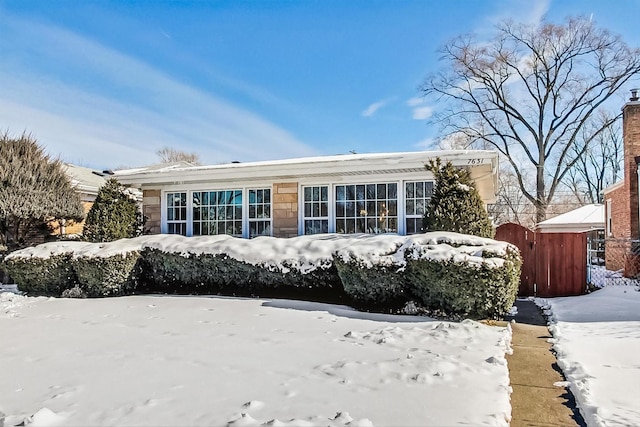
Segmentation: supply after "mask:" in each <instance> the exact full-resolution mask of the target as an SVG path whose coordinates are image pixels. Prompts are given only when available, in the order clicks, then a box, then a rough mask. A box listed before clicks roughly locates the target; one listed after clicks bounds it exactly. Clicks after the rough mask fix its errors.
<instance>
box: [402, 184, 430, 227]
mask: <svg viewBox="0 0 640 427" xmlns="http://www.w3.org/2000/svg"><path fill="white" fill-rule="evenodd" d="M420 183H421V184H423V190H422V191H423V196H422V197H420V198H418V197H417V191H418V190H417V187H416V184H420ZM408 184H413V185H414V189H413V192H414V196H413V197H411V198H410V197H409V194H408V189H407V185H408ZM427 184H431V195H430V196H428V197H427V195H426V194H427ZM402 187H403V191H404V197H403V200H404V208H405V209H404V223H405V226H404V233H405V235H407V236H408V235H410V234H418V233H420V232H423V230H422V227H420V228H417V227H416V230H417V231H415V232H413V233H409V220H412V221H415V220H418V221H421V220H422V218H423V217H424V212H423V213H422V214H417V213H412V214H410V213H409V210H408V206H407V205H408V202H409V201H413V202H414V212H415V211H416V209H415V207H416V205H417V203H416V202H418V201H422V202H423V203H424V205H423V208H424V210H425V212H426V209H427V206H428V204H429V201H430V200H431V197H433V190H434V188H435V182H434V181H433V180H415V181H413V180H406V181H403V182H402ZM418 230H419V231H418Z"/></svg>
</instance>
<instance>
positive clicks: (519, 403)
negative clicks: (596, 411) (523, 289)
mask: <svg viewBox="0 0 640 427" xmlns="http://www.w3.org/2000/svg"><path fill="white" fill-rule="evenodd" d="M516 307H518V314H517V315H516V316H514V317H509V318H507V319H506V320H508V321H510V320H512V319H514V320H515V323H512V324H511V327H512V330H513V338H512V346H513V354H512V355H508V356H507V362H508V365H509V376H510V378H511V387H512V388H513V393H512V394H511V408H512V410H511V416H512V419H511V426H516V427H517V426H585V425H586V424H585V423H584V420H583V419H582V416H581V415H580V413H579V411H578V409H577V408H576V404H575V399H574V397H573V395H572V394H571V392H570V391H569V389H568V388H567V387H564V386H562V385H560V386H556V385H554V384H555V383H559V382H562V381H564V377H563V375H562V372H561V371H560V368H559V367H558V365H557V362H556V357H555V355H554V354H553V352H552V350H551V344H550V343H549V342H548V339H549V338H551V335H550V333H549V330H548V329H547V326H546V325H547V322H546V320H545V319H544V317H543V316H542V314H541V313H540V310H539V309H538V307H537V306H536V305H535V303H534V302H533V301H529V300H517V301H516Z"/></svg>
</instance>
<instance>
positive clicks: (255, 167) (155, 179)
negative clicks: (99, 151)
mask: <svg viewBox="0 0 640 427" xmlns="http://www.w3.org/2000/svg"><path fill="white" fill-rule="evenodd" d="M437 157H439V158H441V159H442V160H444V161H451V163H453V164H454V165H455V166H471V167H472V166H478V165H483V164H487V163H488V162H487V161H489V162H490V163H491V172H492V173H493V174H494V186H495V187H497V170H498V153H496V152H495V151H490V150H446V151H413V152H398V153H373V154H344V155H334V156H323V157H303V158H294V159H285V160H269V161H260V162H247V163H226V164H219V165H209V166H191V167H180V168H175V167H174V168H165V169H155V170H145V169H143V168H138V169H130V170H122V171H116V172H115V177H116V178H117V179H118V180H119V181H121V182H123V183H126V184H133V185H142V184H149V183H158V184H166V183H169V182H175V181H179V182H182V183H187V182H190V181H201V180H203V179H206V178H215V177H216V176H223V177H224V178H225V179H234V178H241V177H243V176H246V175H247V173H249V174H251V175H253V176H254V177H258V178H283V177H304V176H314V175H322V174H327V169H328V168H332V170H334V171H335V170H336V169H337V170H340V169H344V170H345V172H346V171H352V170H353V171H358V170H360V171H372V170H385V169H416V168H424V165H425V164H426V163H427V162H428V161H429V160H431V159H435V158H437ZM475 161H479V163H474V162H475ZM176 178H177V179H176Z"/></svg>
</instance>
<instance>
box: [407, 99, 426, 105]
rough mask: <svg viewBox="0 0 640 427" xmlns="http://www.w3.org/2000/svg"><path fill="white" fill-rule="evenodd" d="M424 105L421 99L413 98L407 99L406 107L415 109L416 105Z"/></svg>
mask: <svg viewBox="0 0 640 427" xmlns="http://www.w3.org/2000/svg"><path fill="white" fill-rule="evenodd" d="M424 103H425V100H424V98H423V97H414V98H410V99H407V105H408V106H409V107H417V106H418V105H422V104H424Z"/></svg>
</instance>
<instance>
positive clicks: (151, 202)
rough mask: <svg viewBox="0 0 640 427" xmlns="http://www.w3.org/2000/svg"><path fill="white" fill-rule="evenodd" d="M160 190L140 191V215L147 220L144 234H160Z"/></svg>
mask: <svg viewBox="0 0 640 427" xmlns="http://www.w3.org/2000/svg"><path fill="white" fill-rule="evenodd" d="M160 197H161V193H160V190H143V191H142V214H143V215H144V216H145V218H146V219H147V222H146V223H145V226H144V234H160V230H161V228H160V224H161V222H162V219H161V215H162V211H161V207H160V206H161V205H160Z"/></svg>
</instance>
